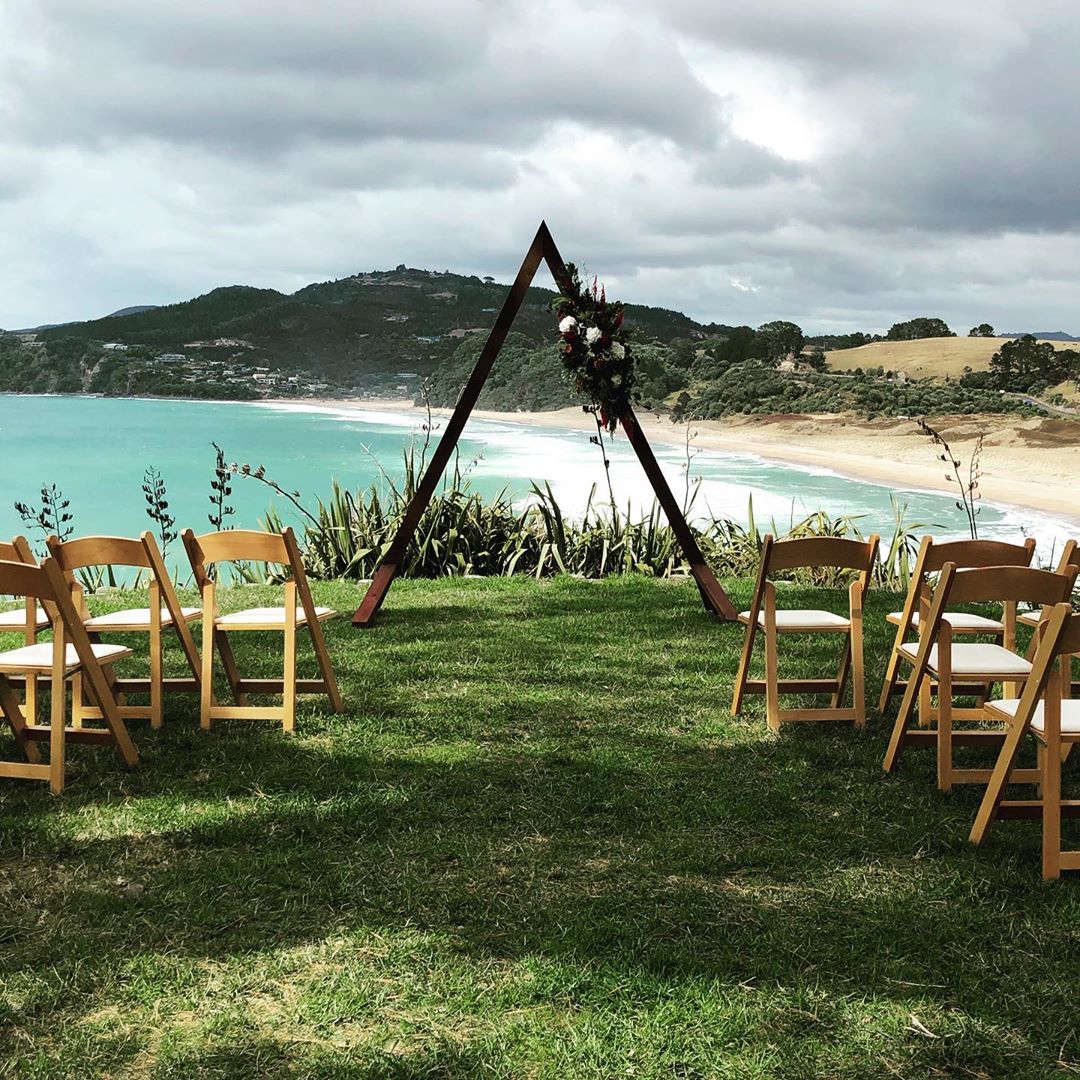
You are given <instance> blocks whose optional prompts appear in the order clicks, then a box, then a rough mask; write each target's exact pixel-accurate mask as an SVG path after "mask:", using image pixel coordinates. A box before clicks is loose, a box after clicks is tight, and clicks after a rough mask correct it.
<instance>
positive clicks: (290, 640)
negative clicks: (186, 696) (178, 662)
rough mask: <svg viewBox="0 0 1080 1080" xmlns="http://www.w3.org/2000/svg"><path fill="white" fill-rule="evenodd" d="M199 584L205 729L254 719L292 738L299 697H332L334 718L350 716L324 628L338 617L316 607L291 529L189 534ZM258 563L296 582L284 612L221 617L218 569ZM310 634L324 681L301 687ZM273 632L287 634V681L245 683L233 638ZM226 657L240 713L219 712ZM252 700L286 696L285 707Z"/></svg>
mask: <svg viewBox="0 0 1080 1080" xmlns="http://www.w3.org/2000/svg"><path fill="white" fill-rule="evenodd" d="M181 535H182V537H183V541H184V547H185V549H186V550H187V553H188V558H189V559H190V561H191V568H192V570H193V572H194V574H195V581H196V583H197V584H198V586H199V588H200V590H201V591H202V601H203V611H204V613H205V618H204V619H203V649H202V665H203V667H202V694H201V698H200V701H201V707H200V723H201V726H202V727H203V728H204V729H205V730H209V729H210V725H211V722H212V721H213V720H228V719H248V720H280V721H281V724H282V727H283V728H284V730H285V731H292V730H293V729H294V727H295V724H296V695H297V694H298V693H301V694H326V696H327V697H328V698H329V700H330V705H331V707H332V708H333V710H334V712H338V713H340V712H342V711H344V704H343V703H342V700H341V692H340V691H339V690H338V685H337V680H336V678H335V677H334V668H333V665H332V664H331V662H330V653H329V650H328V649H327V647H326V639H325V638H324V636H323V631H322V624H323V623H324V622H325V621H326V620H327V619H332V618H334V616H335V615H337V612H336V611H334V610H332V609H331V608H327V607H316V606H315V601H314V600H313V599H312V597H311V589H310V588H309V587H308V581H307V576H306V575H305V573H304V563H303V559H302V558H301V556H300V548H299V546H298V545H297V543H296V537H295V535H294V534H293V531H292V529H291V528H285V529H283V530H282V531H281V532H280V533H271V532H260V531H257V530H247V529H230V530H226V531H224V532H214V533H206V534H204V535H203V536H198V537H197V536H196V535H195V534H194V533H193V532H192V531H191V530H190V529H185V530H184V532H183V533H182V534H181ZM229 562H251V563H274V564H277V565H279V566H283V567H287V568H288V569H289V570H290V571H291V574H292V576H291V577H290V578H289V579H288V580H287V581H286V582H285V585H284V592H285V596H284V604H283V605H282V606H281V607H260V608H247V609H245V610H243V611H234V612H230V613H228V614H225V615H223V614H221V613H220V612H219V610H218V603H217V590H218V586H217V584H216V583H215V581H214V580H213V577H212V573H211V568H212V567H215V566H216V565H217V564H219V563H229ZM302 627H306V629H307V631H308V633H309V634H310V635H311V644H312V647H313V648H314V650H315V658H316V660H317V662H318V666H319V672H320V675H321V677H320V678H318V679H298V678H297V677H296V635H297V632H298V630H300V629H301V628H302ZM258 630H262V631H272V632H276V633H279V634H282V635H283V636H284V639H285V643H284V673H283V677H282V678H280V679H242V678H241V677H240V674H239V670H238V668H237V665H236V659H235V657H234V654H233V651H232V648H231V645H230V643H229V637H228V635H229V634H231V633H241V632H246V631H258ZM215 651H216V652H217V653H218V654H219V655H220V656H221V660H222V666H223V667H224V668H225V674H226V676H227V677H228V680H229V685H230V686H231V688H232V692H233V697H234V699H235V701H236V704H235V705H218V704H216V703H215V702H214V700H213V697H212V689H213V684H214V679H213V675H214V654H215ZM248 694H281V696H282V704H281V705H280V706H256V705H249V704H248V703H247V695H248Z"/></svg>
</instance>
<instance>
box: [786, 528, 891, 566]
mask: <svg viewBox="0 0 1080 1080" xmlns="http://www.w3.org/2000/svg"><path fill="white" fill-rule="evenodd" d="M877 547H878V537H876V536H872V537H870V538H869V539H868V540H850V539H848V538H847V537H842V536H806V537H798V538H796V539H792V540H776V541H773V542H772V544H771V546H770V548H769V550H768V552H767V553H766V554H765V557H767V559H768V567H767V570H794V569H796V568H799V567H807V568H819V567H821V568H833V569H837V570H861V571H863V572H864V573H866V572H868V571H869V570H871V569H872V567H873V564H874V559H875V558H876V556H877Z"/></svg>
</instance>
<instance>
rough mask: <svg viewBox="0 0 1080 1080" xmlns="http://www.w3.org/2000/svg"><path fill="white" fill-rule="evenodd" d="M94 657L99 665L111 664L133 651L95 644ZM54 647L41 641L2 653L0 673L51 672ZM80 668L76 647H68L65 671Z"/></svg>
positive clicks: (93, 647) (0, 655)
mask: <svg viewBox="0 0 1080 1080" xmlns="http://www.w3.org/2000/svg"><path fill="white" fill-rule="evenodd" d="M90 648H91V649H93V652H94V657H95V658H96V659H97V662H98V663H99V664H111V663H113V661H115V660H120V659H123V658H124V657H125V656H131V650H130V649H127V648H125V647H124V646H123V645H105V644H100V643H99V644H93V645H91V646H90ZM52 658H53V647H52V642H49V641H40V642H38V643H37V644H36V645H24V646H23V647H22V648H21V649H9V650H8V651H7V652H3V653H0V671H10V672H23V671H51V670H52ZM78 666H79V656H78V653H76V652H75V646H74V645H68V646H66V648H65V650H64V670H65V671H68V672H71V671H74V670H75V669H76V668H77V667H78Z"/></svg>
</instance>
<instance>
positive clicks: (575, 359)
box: [551, 263, 634, 431]
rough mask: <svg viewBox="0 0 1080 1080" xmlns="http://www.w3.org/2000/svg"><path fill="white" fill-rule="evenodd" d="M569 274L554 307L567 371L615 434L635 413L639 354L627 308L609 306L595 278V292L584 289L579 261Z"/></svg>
mask: <svg viewBox="0 0 1080 1080" xmlns="http://www.w3.org/2000/svg"><path fill="white" fill-rule="evenodd" d="M566 274H567V278H566V281H565V282H564V284H563V293H562V295H560V296H557V297H556V298H555V299H554V300H553V301H552V304H551V307H552V310H553V311H554V312H555V313H556V314H558V315H559V316H560V318H559V339H560V342H561V352H562V362H563V367H564V368H565V369H566V373H567V375H568V376H569V377H570V380H571V381H572V382H573V384H574V388H575V389H576V390H577V391H578V392H579V393H581V394H584V395H585V397H587V398H588V399H589V401H590V402H591V403H592V407H593V409H595V411H596V414H597V416H598V418H599V421H600V424H601V426H602V427H605V428H607V430H608V431H614V430H615V428H616V426H617V425H618V423H619V421H620V420H621V419H622V418H623V417H624V416H626V414H627V413H628V412H629V411H630V403H631V394H632V392H633V388H634V356H633V353H632V352H631V349H630V344H629V341H628V337H629V331H628V330H626V329H624V327H623V316H624V313H623V306H622V303H621V302H619V301H613V302H611V303H608V299H607V292H606V290H605V289H604V287H603V286H602V285H599V284H598V283H597V279H596V278H595V277H594V278H593V282H592V288H587V287H585V286H583V285H582V284H581V277H580V275H579V274H578V271H577V267H576V266H574V264H573V263H568V264H567V267H566Z"/></svg>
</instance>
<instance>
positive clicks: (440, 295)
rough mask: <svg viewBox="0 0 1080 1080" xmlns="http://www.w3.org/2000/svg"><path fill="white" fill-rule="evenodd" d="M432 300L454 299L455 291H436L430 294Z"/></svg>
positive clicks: (455, 296) (455, 297)
mask: <svg viewBox="0 0 1080 1080" xmlns="http://www.w3.org/2000/svg"><path fill="white" fill-rule="evenodd" d="M431 299H432V300H456V299H457V293H453V292H436V293H432V294H431Z"/></svg>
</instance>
